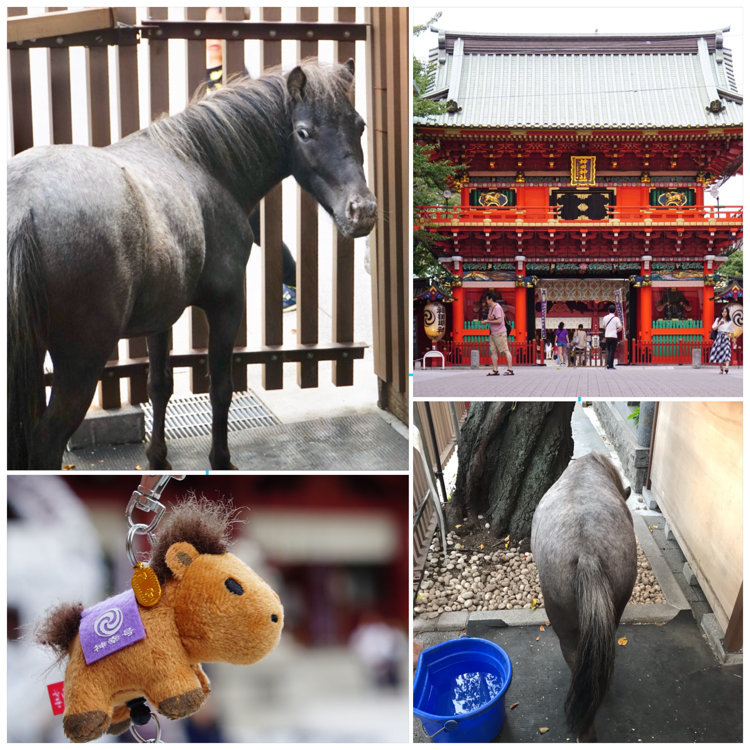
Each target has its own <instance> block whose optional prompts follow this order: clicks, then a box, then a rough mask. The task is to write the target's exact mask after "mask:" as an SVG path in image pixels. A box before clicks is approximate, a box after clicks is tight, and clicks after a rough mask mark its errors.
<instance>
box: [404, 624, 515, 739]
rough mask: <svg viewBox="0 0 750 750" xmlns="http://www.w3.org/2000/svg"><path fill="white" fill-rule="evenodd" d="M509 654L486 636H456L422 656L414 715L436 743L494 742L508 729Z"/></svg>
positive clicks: (420, 658)
mask: <svg viewBox="0 0 750 750" xmlns="http://www.w3.org/2000/svg"><path fill="white" fill-rule="evenodd" d="M512 676H513V667H512V666H511V663H510V659H509V658H508V654H506V653H505V651H503V649H501V648H500V646H498V645H497V644H495V643H493V642H492V641H488V640H485V639H484V638H467V637H464V638H456V639H454V640H451V641H445V642H444V643H439V644H438V645H437V646H432V647H431V648H427V649H425V650H424V651H422V653H421V654H420V655H419V661H418V662H417V672H416V674H415V676H414V714H415V715H416V716H418V717H419V719H420V720H421V721H422V726H424V729H425V732H427V734H429V735H430V737H431V738H432V739H433V741H435V742H490V741H491V740H493V739H495V737H497V735H498V734H500V730H501V729H502V728H503V723H504V721H505V692H506V690H507V689H508V686H509V685H510V681H511V678H512Z"/></svg>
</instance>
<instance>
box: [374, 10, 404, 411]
mask: <svg viewBox="0 0 750 750" xmlns="http://www.w3.org/2000/svg"><path fill="white" fill-rule="evenodd" d="M368 19H369V20H370V24H371V44H370V62H371V67H370V69H371V71H372V85H371V86H370V87H369V89H370V92H371V107H370V119H371V120H372V121H373V125H374V131H375V132H374V133H373V134H372V136H371V137H372V145H373V158H372V161H371V164H370V169H371V174H372V175H373V177H372V183H373V185H374V190H375V193H376V195H377V198H378V220H377V222H376V226H375V235H374V242H373V244H372V247H374V250H375V252H374V258H373V261H372V268H373V283H374V290H375V293H374V295H373V320H374V341H375V344H374V347H375V352H374V357H375V372H376V374H377V375H378V378H379V379H380V381H381V382H380V390H381V399H380V401H381V406H384V407H386V408H389V409H390V410H391V411H393V413H394V414H396V415H397V416H398V417H399V418H401V419H404V420H406V418H407V416H406V404H407V400H408V354H409V352H408V346H409V344H408V323H409V321H408V317H409V316H408V310H409V307H408V289H407V268H408V253H407V248H408V247H409V236H408V222H407V217H408V206H406V204H405V201H406V200H407V196H408V192H409V191H408V180H409V167H408V163H409V159H408V150H407V149H408V133H409V92H408V88H407V86H408V81H409V80H410V76H409V72H408V71H409V66H408V44H409V39H408V9H406V8H373V9H369V10H368Z"/></svg>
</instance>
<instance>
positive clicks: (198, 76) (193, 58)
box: [185, 7, 206, 99]
mask: <svg viewBox="0 0 750 750" xmlns="http://www.w3.org/2000/svg"><path fill="white" fill-rule="evenodd" d="M185 18H186V19H187V20H188V21H205V20H206V9H205V8H193V7H190V8H185ZM205 80H206V40H205V38H204V37H203V36H199V37H196V38H195V39H189V40H188V43H187V86H188V99H190V98H192V96H193V94H194V93H195V90H196V89H197V88H198V86H200V85H201V83H203V82H204V81H205Z"/></svg>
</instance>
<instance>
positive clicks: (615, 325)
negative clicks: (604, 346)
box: [602, 313, 622, 339]
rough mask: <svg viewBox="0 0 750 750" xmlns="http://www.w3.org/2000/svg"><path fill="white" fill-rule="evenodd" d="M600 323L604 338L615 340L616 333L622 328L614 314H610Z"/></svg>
mask: <svg viewBox="0 0 750 750" xmlns="http://www.w3.org/2000/svg"><path fill="white" fill-rule="evenodd" d="M602 322H603V323H604V338H605V339H616V338H617V331H618V330H620V329H621V328H622V323H620V319H619V318H618V317H617V316H616V315H615V314H614V313H610V314H609V315H607V317H606V318H604V320H603V321H602Z"/></svg>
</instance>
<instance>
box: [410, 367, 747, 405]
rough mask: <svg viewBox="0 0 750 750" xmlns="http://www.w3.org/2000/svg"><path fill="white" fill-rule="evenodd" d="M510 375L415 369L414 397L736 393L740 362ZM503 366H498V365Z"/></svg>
mask: <svg viewBox="0 0 750 750" xmlns="http://www.w3.org/2000/svg"><path fill="white" fill-rule="evenodd" d="M513 369H514V371H515V373H516V374H515V375H514V376H513V377H503V376H502V375H500V376H499V377H487V373H488V372H489V371H490V368H489V367H482V368H480V369H478V370H472V369H469V368H465V367H450V368H446V369H445V370H441V369H439V368H428V369H426V370H421V369H417V370H415V371H414V373H413V380H414V391H413V393H414V397H415V398H459V399H494V398H501V399H508V398H526V397H529V398H545V399H559V398H571V397H577V396H581V397H584V398H587V397H602V398H636V399H658V398H730V399H732V398H741V397H742V368H741V367H732V368H731V371H730V373H729V375H720V374H719V371H718V369H717V368H715V367H710V368H709V367H707V366H704V367H701V368H697V369H694V368H693V367H691V366H690V365H650V366H647V367H645V366H637V365H622V366H619V367H617V368H615V369H614V370H607V369H606V368H603V367H557V366H554V365H546V366H543V367H542V366H533V365H532V366H526V367H517V366H516V367H514V368H513ZM501 372H502V369H501Z"/></svg>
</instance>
